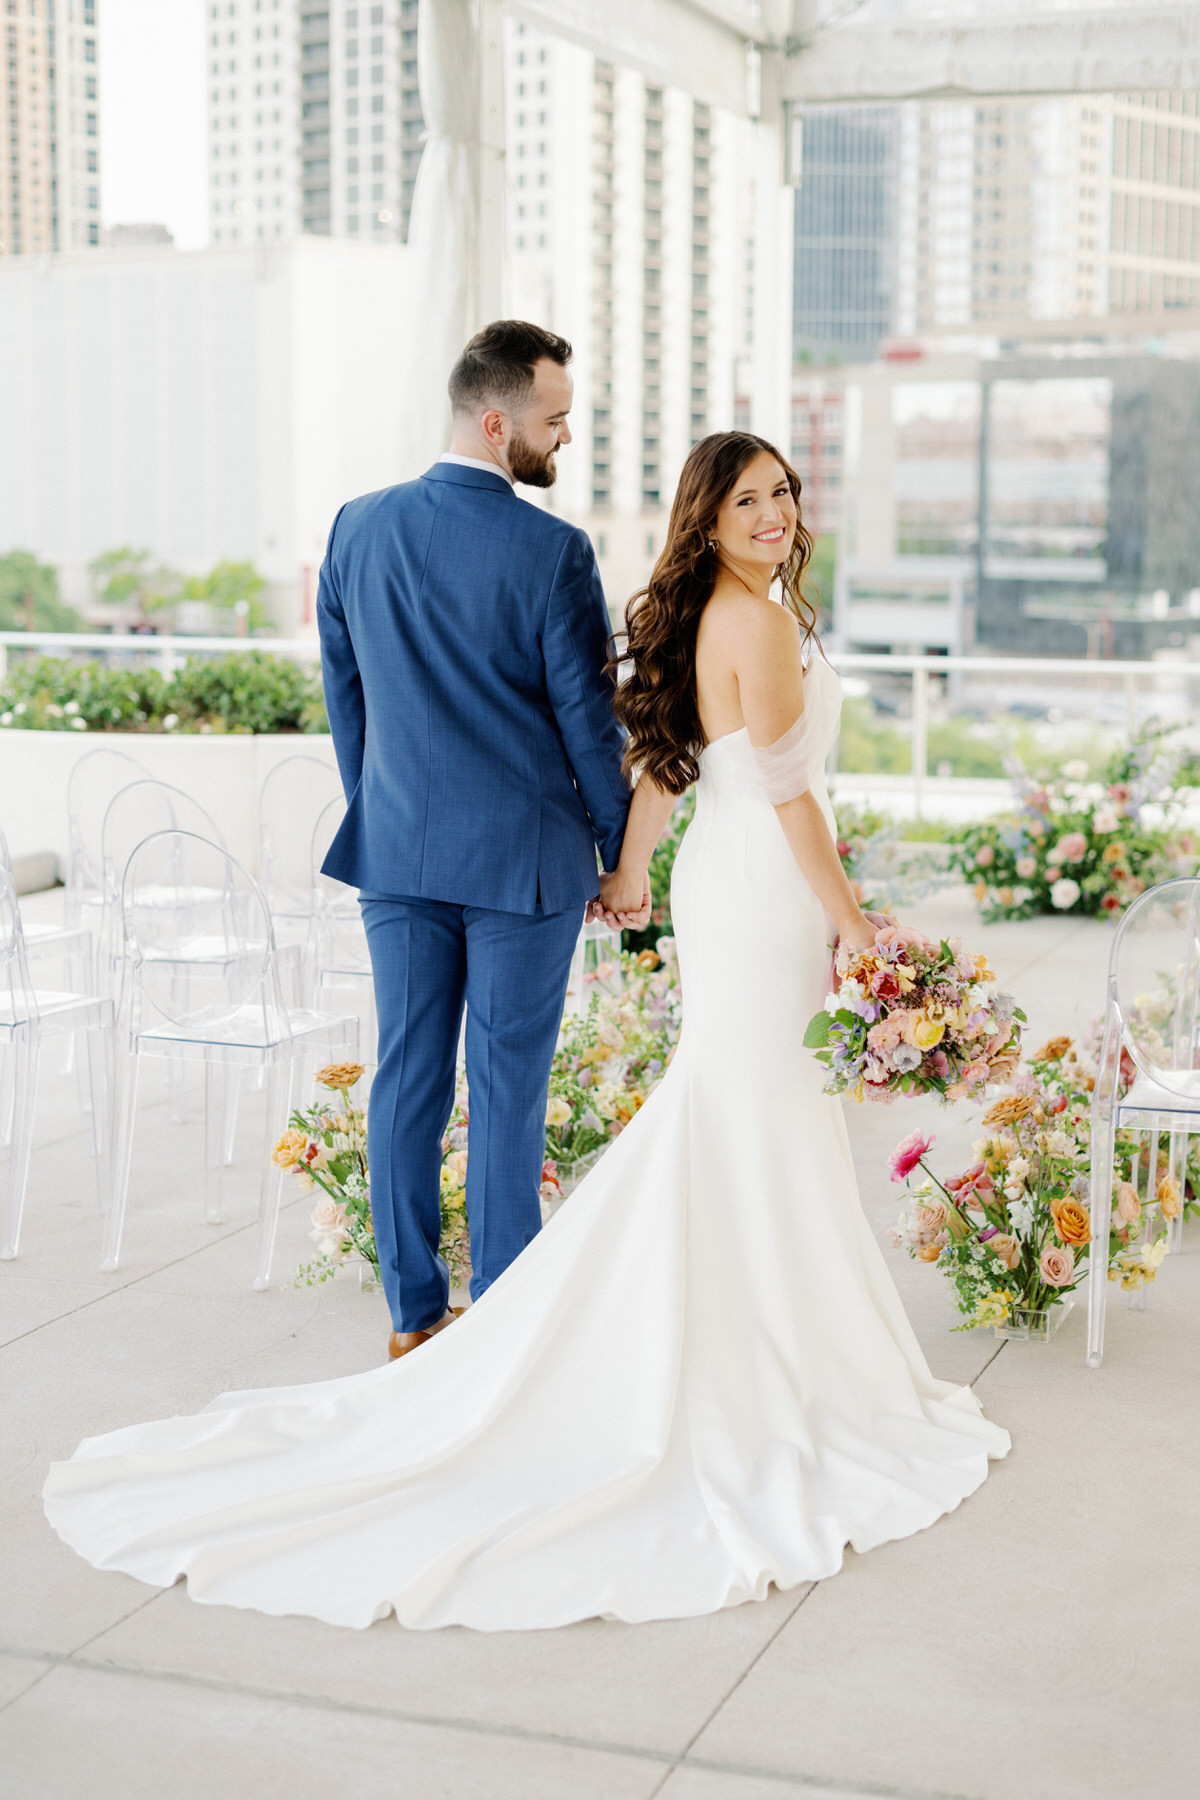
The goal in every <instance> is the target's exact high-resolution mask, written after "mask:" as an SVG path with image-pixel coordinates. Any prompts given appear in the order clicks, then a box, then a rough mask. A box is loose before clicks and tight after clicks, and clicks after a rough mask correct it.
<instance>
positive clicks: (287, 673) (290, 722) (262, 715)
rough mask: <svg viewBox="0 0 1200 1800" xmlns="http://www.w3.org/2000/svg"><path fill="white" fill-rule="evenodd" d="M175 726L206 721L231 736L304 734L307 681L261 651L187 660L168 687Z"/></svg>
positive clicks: (289, 664) (301, 673) (305, 673)
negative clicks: (228, 732) (236, 733)
mask: <svg viewBox="0 0 1200 1800" xmlns="http://www.w3.org/2000/svg"><path fill="white" fill-rule="evenodd" d="M169 698H170V706H171V711H172V712H174V713H176V714H177V715H178V718H179V722H180V725H181V726H183V725H189V724H191V725H198V724H201V723H206V724H208V725H210V726H212V728H213V729H214V730H219V731H236V732H263V731H305V730H308V729H309V728H310V727H309V725H308V722H307V721H308V718H309V712H310V707H311V703H312V699H313V677H312V676H311V675H310V674H309V673H308V671H307V670H305V669H302V668H301V667H300V665H299V664H298V663H294V662H290V661H289V660H288V658H287V657H285V656H272V655H270V654H269V653H268V652H266V651H263V650H246V651H240V652H239V651H231V652H230V654H229V655H228V656H214V657H208V658H205V657H200V656H189V657H188V659H187V662H186V663H185V664H184V666H183V668H182V669H180V671H179V673H178V674H177V675H176V676H175V679H174V680H173V681H172V682H171V684H170V694H169Z"/></svg>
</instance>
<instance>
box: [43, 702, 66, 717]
mask: <svg viewBox="0 0 1200 1800" xmlns="http://www.w3.org/2000/svg"><path fill="white" fill-rule="evenodd" d="M46 711H47V712H48V713H49V714H50V717H51V718H52V719H61V718H62V716H63V709H62V707H61V706H59V705H58V704H57V703H56V702H55V701H53V700H51V702H50V704H49V705H48V706H47V708H46Z"/></svg>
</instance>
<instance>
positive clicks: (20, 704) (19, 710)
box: [13, 700, 25, 713]
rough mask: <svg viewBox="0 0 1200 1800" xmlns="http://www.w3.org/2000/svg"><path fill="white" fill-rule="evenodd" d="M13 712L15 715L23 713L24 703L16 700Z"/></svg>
mask: <svg viewBox="0 0 1200 1800" xmlns="http://www.w3.org/2000/svg"><path fill="white" fill-rule="evenodd" d="M13 711H14V712H15V713H23V712H24V711H25V702H24V701H23V700H18V701H17V704H16V705H15V706H14V707H13Z"/></svg>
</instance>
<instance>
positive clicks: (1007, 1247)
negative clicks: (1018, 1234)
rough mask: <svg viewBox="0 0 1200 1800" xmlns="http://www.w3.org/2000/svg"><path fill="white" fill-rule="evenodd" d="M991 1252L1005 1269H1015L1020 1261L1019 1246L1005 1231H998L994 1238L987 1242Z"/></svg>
mask: <svg viewBox="0 0 1200 1800" xmlns="http://www.w3.org/2000/svg"><path fill="white" fill-rule="evenodd" d="M988 1242H989V1247H990V1249H991V1250H992V1252H993V1253H994V1254H995V1255H996V1256H998V1257H999V1258H1000V1261H1001V1262H1002V1263H1003V1265H1004V1267H1005V1268H1006V1269H1015V1268H1016V1266H1017V1264H1018V1263H1019V1262H1020V1260H1021V1246H1020V1244H1018V1242H1017V1240H1016V1238H1015V1237H1013V1236H1012V1235H1011V1234H1010V1233H1009V1232H1007V1231H998V1232H997V1233H996V1236H995V1237H994V1238H990V1239H989V1240H988Z"/></svg>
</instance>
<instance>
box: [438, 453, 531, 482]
mask: <svg viewBox="0 0 1200 1800" xmlns="http://www.w3.org/2000/svg"><path fill="white" fill-rule="evenodd" d="M438 461H439V462H448V463H457V464H458V466H459V468H460V469H482V470H483V471H484V473H485V474H486V475H502V476H503V477H504V479H505V481H507V483H508V485H509V487H512V486H513V485H514V484H513V478H512V476H511V475H510V474H509V472H508V470H507V469H502V468H501V467H500V464H499V463H494V462H485V461H484V460H483V458H482V456H456V455H455V453H454V451H453V450H443V452H442V454H441V455H440V456H439V457H438Z"/></svg>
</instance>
